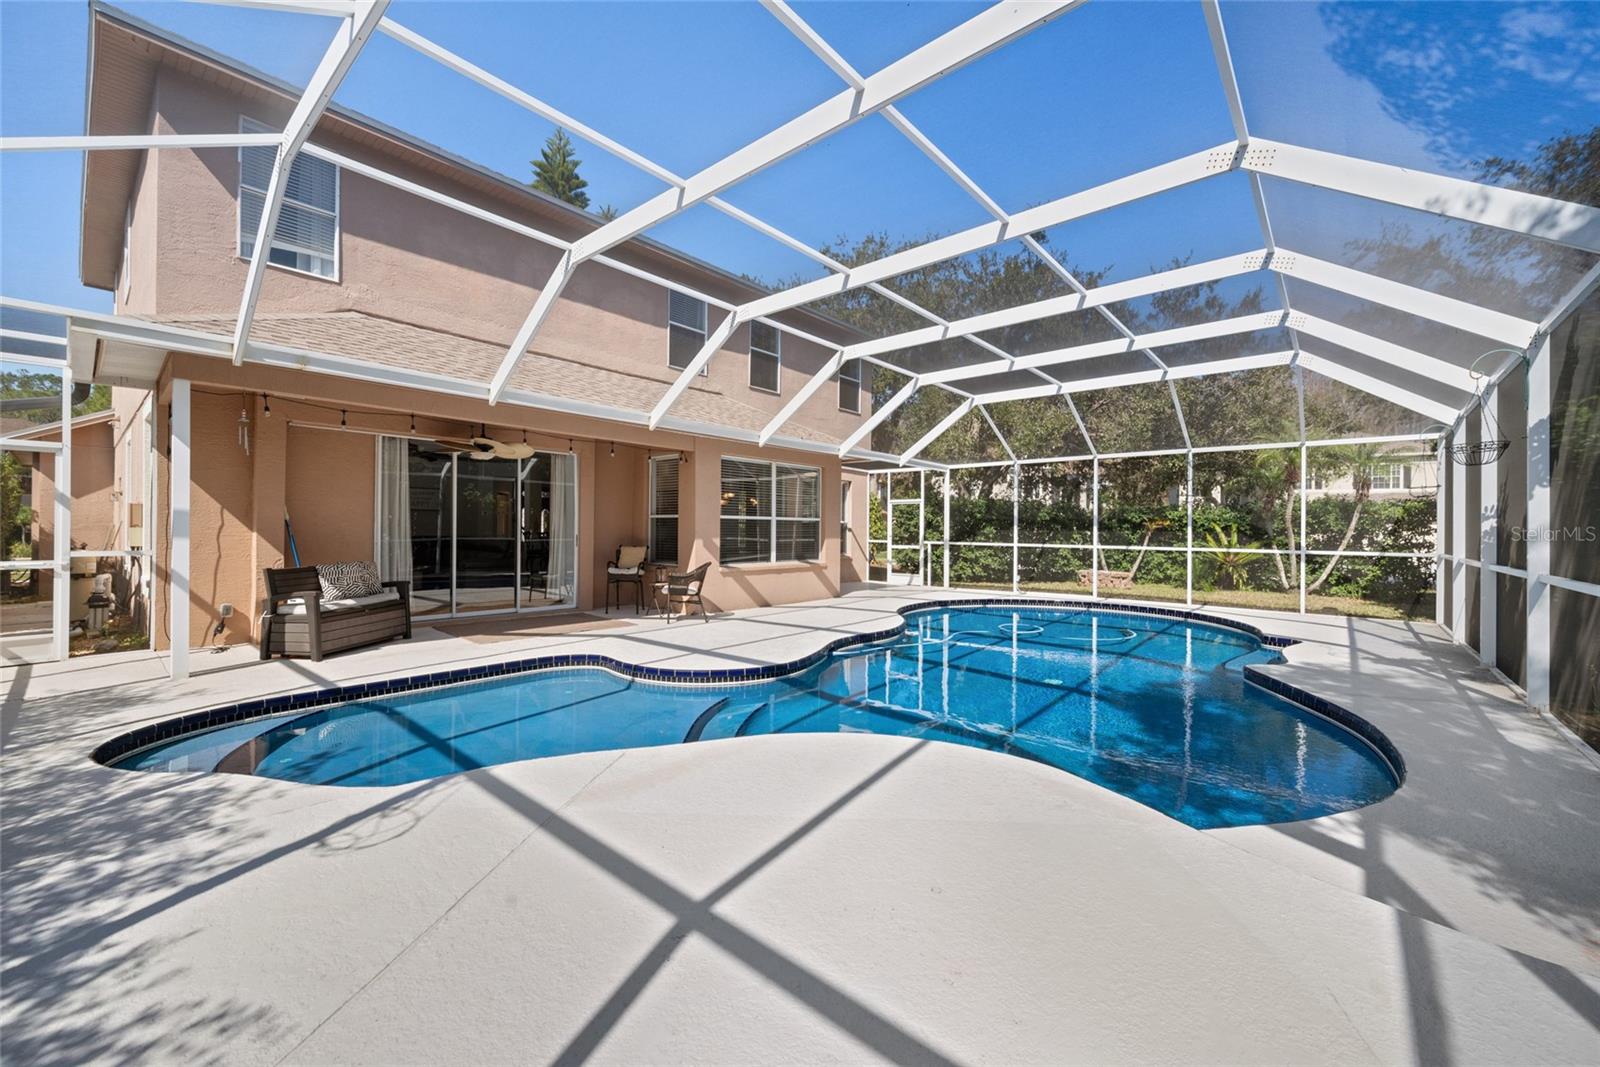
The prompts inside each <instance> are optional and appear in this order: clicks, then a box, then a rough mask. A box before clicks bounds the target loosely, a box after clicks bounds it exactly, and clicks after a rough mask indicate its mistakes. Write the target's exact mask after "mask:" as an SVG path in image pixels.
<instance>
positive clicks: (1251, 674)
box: [1244, 664, 1406, 788]
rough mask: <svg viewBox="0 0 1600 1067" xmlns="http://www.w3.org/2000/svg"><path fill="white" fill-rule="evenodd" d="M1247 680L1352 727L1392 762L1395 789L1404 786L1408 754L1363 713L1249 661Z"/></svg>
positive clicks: (1352, 730)
mask: <svg viewBox="0 0 1600 1067" xmlns="http://www.w3.org/2000/svg"><path fill="white" fill-rule="evenodd" d="M1244 680H1245V681H1246V682H1247V683H1249V684H1250V685H1253V686H1255V687H1257V688H1258V689H1264V690H1266V691H1267V692H1269V693H1271V694H1272V695H1273V696H1276V697H1282V698H1283V699H1284V700H1287V701H1289V702H1290V703H1293V704H1298V705H1299V706H1300V707H1302V708H1304V709H1305V710H1307V711H1309V712H1311V713H1312V714H1314V715H1320V716H1322V717H1323V718H1324V719H1327V720H1329V721H1330V722H1333V723H1335V724H1336V725H1339V726H1342V727H1344V728H1345V729H1346V730H1349V731H1350V732H1351V733H1353V734H1355V735H1356V736H1357V737H1359V738H1361V740H1363V741H1365V742H1366V743H1367V744H1369V745H1371V746H1372V748H1373V749H1374V750H1376V751H1377V753H1378V755H1380V756H1382V757H1383V759H1384V761H1385V762H1386V763H1388V764H1389V770H1390V772H1391V773H1392V774H1393V775H1394V777H1395V787H1396V788H1399V787H1400V786H1403V785H1405V783H1406V761H1405V757H1403V756H1401V755H1400V750H1399V749H1398V748H1396V747H1395V745H1394V742H1393V741H1390V740H1389V737H1388V735H1387V734H1385V733H1384V732H1383V731H1382V730H1380V729H1378V728H1377V727H1376V726H1374V725H1373V724H1372V723H1370V722H1368V721H1367V720H1366V719H1364V718H1362V717H1361V716H1360V715H1357V714H1356V713H1355V712H1353V711H1351V710H1350V709H1349V708H1346V707H1344V706H1343V705H1340V704H1335V703H1334V702H1333V701H1331V700H1328V699H1327V698H1325V697H1319V696H1317V695H1316V694H1315V693H1312V692H1310V691H1308V690H1305V689H1302V688H1300V687H1299V686H1297V685H1291V684H1290V683H1288V682H1286V681H1284V680H1283V679H1282V678H1275V677H1273V676H1272V675H1270V674H1266V673H1263V672H1262V671H1261V670H1260V669H1259V668H1257V667H1254V666H1251V665H1249V664H1246V665H1245V668H1244Z"/></svg>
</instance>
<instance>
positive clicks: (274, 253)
mask: <svg viewBox="0 0 1600 1067" xmlns="http://www.w3.org/2000/svg"><path fill="white" fill-rule="evenodd" d="M239 129H240V131H241V132H243V133H271V132H273V131H272V127H270V126H265V125H263V124H261V123H259V122H256V121H255V120H254V119H247V118H241V119H240V120H239ZM276 155H277V149H275V148H269V147H265V146H258V147H248V148H240V149H239V254H240V255H241V256H245V257H249V256H250V255H251V254H252V253H253V252H254V251H255V244H256V230H257V228H259V227H260V225H261V208H262V206H263V205H264V204H265V203H266V202H267V186H268V185H269V184H271V182H272V161H273V159H274V158H276ZM338 257H339V168H338V167H335V166H334V165H333V164H332V163H329V162H327V161H326V160H321V159H312V158H311V157H310V156H307V155H298V156H295V158H294V162H293V163H291V164H290V166H289V182H288V185H287V186H286V188H285V189H284V193H283V208H282V210H280V211H279V213H278V225H277V228H276V230H274V232H273V235H272V245H271V247H270V248H268V249H267V262H269V263H273V264H275V265H277V266H280V267H288V268H289V269H291V270H298V271H304V272H306V273H307V274H315V275H317V276H319V277H322V278H334V277H337V276H338V273H339V258H338Z"/></svg>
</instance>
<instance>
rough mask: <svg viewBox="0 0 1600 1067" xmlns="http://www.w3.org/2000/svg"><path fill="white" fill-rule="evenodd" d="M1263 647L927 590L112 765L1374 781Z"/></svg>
mask: <svg viewBox="0 0 1600 1067" xmlns="http://www.w3.org/2000/svg"><path fill="white" fill-rule="evenodd" d="M1277 658H1278V654H1277V653H1276V652H1275V651H1274V650H1272V649H1270V648H1267V647H1265V646H1263V645H1262V644H1261V642H1260V641H1258V640H1257V639H1255V638H1254V637H1251V636H1249V635H1247V634H1244V633H1242V632H1239V631H1237V630H1232V629H1228V628H1226V627H1219V626H1211V625H1206V624H1202V623H1196V622H1190V621H1186V620H1182V619H1173V618H1167V617H1163V616H1154V615H1139V614H1131V613H1119V612H1114V611H1103V610H1089V609H1051V608H1025V609H1014V608H1009V607H1005V608H1002V607H978V608H942V609H931V610H927V611H921V612H916V613H914V614H912V615H910V616H908V617H907V619H906V632H905V634H904V635H903V636H901V637H899V638H895V639H892V640H890V641H887V642H882V643H879V644H875V645H870V646H856V647H853V648H847V649H842V650H840V651H838V652H836V653H834V654H832V655H831V656H829V657H827V658H825V659H824V660H823V661H822V662H820V663H817V664H815V665H814V666H812V667H811V668H809V669H807V670H805V671H802V672H800V673H797V674H793V675H790V676H788V677H784V678H777V679H770V680H765V681H760V682H752V683H747V684H740V685H719V686H688V685H668V684H660V683H651V682H642V681H635V680H629V679H627V678H623V677H619V676H618V675H615V674H612V673H611V672H609V671H604V670H599V669H593V668H583V669H562V670H550V671H539V672H535V673H530V674H523V675H513V676H508V677H502V678H496V679H493V680H489V681H483V682H476V683H472V684H467V685H457V686H451V687H447V688H441V689H433V690H421V691H415V692H410V693H405V694H400V695H395V696H390V697H384V698H378V699H373V700H366V701H361V702H358V703H351V704H341V705H335V706H332V707H326V708H319V709H316V710H314V711H309V712H298V713H290V714H287V715H284V716H280V717H278V718H276V719H267V720H256V721H253V722H249V723H240V724H235V725H231V726H226V727H222V728H220V729H217V730H212V731H208V732H205V733H199V734H193V735H189V736H187V737H181V738H178V739H176V740H173V741H168V742H166V743H164V744H161V745H158V746H156V747H153V748H149V749H145V750H144V751H142V752H138V753H135V754H133V755H131V756H129V757H127V758H125V759H123V760H122V761H121V762H119V763H118V764H117V766H119V767H123V768H128V769H136V770H233V771H240V772H243V773H251V774H257V775H263V776H267V777H271V778H282V779H288V780H290V781H296V782H314V783H320V784H325V785H348V786H370V785H396V784H399V783H403V782H413V781H418V780H421V779H425V778H433V777H437V776H439V775H445V774H453V773H456V772H459V771H463V770H470V769H473V768H476V767H485V766H490V765H492V764H497V763H510V762H513V761H516V760H526V759H534V758H538V757H542V756H558V755H564V754H567V753H573V752H593V751H599V750H605V749H618V748H634V747H638V746H644V745H670V744H679V743H683V742H685V741H689V742H699V741H711V740H716V739H718V738H729V737H740V736H748V735H753V734H793V733H819V732H820V733H851V732H861V733H876V734H896V735H904V736H913V737H920V738H927V739H930V740H937V741H947V742H951V743H954V744H961V745H970V746H973V747H976V748H983V749H988V750H991V751H994V752H1003V753H1007V754H1010V755H1015V756H1022V757H1025V758H1027V759H1033V760H1038V761H1040V762H1043V763H1046V764H1049V765H1050V766H1052V767H1057V768H1059V769H1061V770H1064V771H1067V772H1069V773H1071V774H1075V775H1078V776H1080V777H1082V778H1086V779H1088V780H1089V781H1092V782H1097V783H1099V784H1100V785H1103V786H1106V787H1108V788H1110V789H1114V790H1116V791H1117V792H1119V793H1122V794H1123V795H1125V796H1128V797H1131V798H1133V799H1134V800H1137V801H1139V802H1141V803H1143V804H1147V805H1149V806H1150V807H1152V808H1155V809H1157V810H1158V811H1162V812H1165V813H1166V814H1168V815H1170V816H1172V817H1173V818H1176V819H1180V820H1182V821H1183V822H1186V823H1188V824H1190V825H1191V826H1198V827H1215V826H1237V825H1244V824H1250V823H1269V822H1284V821H1288V820H1293V819H1305V818H1310V817H1313V816H1317V815H1326V814H1329V813H1331V812H1336V811H1345V810H1348V809H1350V808H1356V807H1360V806H1362V805H1364V804H1370V803H1372V802H1374V801H1377V800H1381V799H1382V798H1383V797H1386V796H1388V795H1389V794H1390V793H1392V792H1393V791H1394V790H1395V788H1396V785H1397V783H1396V780H1395V777H1394V774H1393V772H1392V771H1391V770H1390V768H1389V765H1388V764H1387V762H1385V761H1384V760H1383V758H1382V757H1381V756H1379V755H1378V753H1377V752H1376V751H1374V750H1373V749H1372V748H1371V747H1370V746H1369V745H1368V744H1367V743H1366V742H1364V741H1363V740H1361V739H1360V738H1358V737H1356V736H1355V735H1354V734H1352V733H1350V732H1349V731H1347V730H1345V729H1343V728H1342V727H1339V726H1337V725H1334V724H1332V723H1330V722H1328V721H1326V720H1324V719H1322V718H1320V717H1318V716H1316V715H1313V714H1311V713H1310V712H1307V711H1304V710H1302V709H1301V708H1299V707H1298V706H1296V705H1294V704H1291V703H1288V702H1286V701H1282V700H1279V699H1277V698H1276V697H1272V696H1269V695H1267V694H1266V693H1263V692H1261V691H1259V690H1257V689H1255V688H1254V687H1252V686H1248V685H1246V684H1245V683H1244V679H1243V671H1244V667H1245V666H1246V665H1247V664H1251V663H1262V662H1268V661H1272V660H1275V659H1277ZM219 764H221V766H220V767H219Z"/></svg>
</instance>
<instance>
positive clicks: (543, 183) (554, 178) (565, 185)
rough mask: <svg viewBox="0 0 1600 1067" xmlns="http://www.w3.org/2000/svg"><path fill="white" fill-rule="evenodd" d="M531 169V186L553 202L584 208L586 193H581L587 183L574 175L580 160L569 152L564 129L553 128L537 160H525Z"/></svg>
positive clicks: (568, 139)
mask: <svg viewBox="0 0 1600 1067" xmlns="http://www.w3.org/2000/svg"><path fill="white" fill-rule="evenodd" d="M529 162H530V163H531V164H532V166H533V187H534V188H535V189H538V190H539V191H540V192H543V193H549V194H550V195H551V196H553V197H555V198H556V199H557V200H565V201H566V202H567V203H569V204H572V205H574V206H575V207H581V208H587V207H588V206H589V194H588V193H586V192H584V189H586V188H588V186H589V183H588V182H586V181H584V180H583V179H582V178H581V177H579V175H578V167H579V165H580V164H581V163H582V162H583V160H581V159H579V158H578V157H577V154H576V153H575V152H574V151H573V147H572V138H570V137H568V136H567V133H566V131H565V130H561V129H557V130H556V132H555V133H552V134H551V135H550V138H549V140H547V141H545V143H544V149H543V150H542V151H541V152H540V153H539V158H538V159H535V160H530V161H529Z"/></svg>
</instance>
